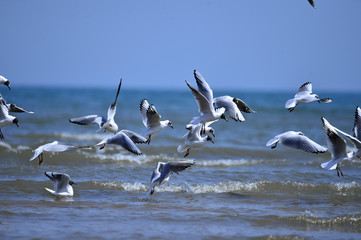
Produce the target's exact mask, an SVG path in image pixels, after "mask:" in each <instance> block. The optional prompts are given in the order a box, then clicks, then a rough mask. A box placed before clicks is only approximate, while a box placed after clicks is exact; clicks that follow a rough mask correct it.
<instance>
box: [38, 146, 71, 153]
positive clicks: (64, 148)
mask: <svg viewBox="0 0 361 240" xmlns="http://www.w3.org/2000/svg"><path fill="white" fill-rule="evenodd" d="M71 149H77V147H74V146H68V145H63V144H47V145H44V146H43V150H44V151H47V152H64V151H67V150H71Z"/></svg>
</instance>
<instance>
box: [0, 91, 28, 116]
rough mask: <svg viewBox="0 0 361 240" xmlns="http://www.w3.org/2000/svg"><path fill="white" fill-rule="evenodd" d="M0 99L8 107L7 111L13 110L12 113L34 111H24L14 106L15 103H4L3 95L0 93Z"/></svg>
mask: <svg viewBox="0 0 361 240" xmlns="http://www.w3.org/2000/svg"><path fill="white" fill-rule="evenodd" d="M0 101H1V102H2V103H3V104H4V105H5V106H6V107H7V108H8V111H9V112H14V113H23V112H25V113H31V114H33V113H34V112H30V111H26V110H25V109H23V108H21V107H18V106H16V104H15V103H6V101H5V99H4V98H3V96H2V95H1V94H0Z"/></svg>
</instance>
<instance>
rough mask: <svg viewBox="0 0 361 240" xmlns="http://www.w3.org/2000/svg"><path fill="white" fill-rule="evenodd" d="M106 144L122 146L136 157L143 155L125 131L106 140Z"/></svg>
mask: <svg viewBox="0 0 361 240" xmlns="http://www.w3.org/2000/svg"><path fill="white" fill-rule="evenodd" d="M106 144H115V145H120V146H122V147H123V148H125V149H126V150H128V151H129V152H132V153H134V154H136V155H141V154H142V152H141V151H140V150H139V149H138V147H137V146H136V145H135V143H134V142H133V141H132V139H130V138H129V137H128V136H127V135H126V134H125V133H124V132H123V131H120V132H118V133H117V134H115V135H114V136H112V137H110V138H107V139H106Z"/></svg>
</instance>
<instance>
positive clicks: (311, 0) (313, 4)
mask: <svg viewBox="0 0 361 240" xmlns="http://www.w3.org/2000/svg"><path fill="white" fill-rule="evenodd" d="M308 2H309V3H310V4H311V6H312V7H314V8H316V6H315V3H314V2H313V0H308Z"/></svg>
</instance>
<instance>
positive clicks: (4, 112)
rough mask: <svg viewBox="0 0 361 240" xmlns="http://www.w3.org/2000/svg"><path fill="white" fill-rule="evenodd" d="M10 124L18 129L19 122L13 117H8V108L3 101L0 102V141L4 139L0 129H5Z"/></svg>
mask: <svg viewBox="0 0 361 240" xmlns="http://www.w3.org/2000/svg"><path fill="white" fill-rule="evenodd" d="M12 123H13V124H15V125H16V126H17V127H19V124H18V123H19V120H18V119H17V118H16V117H14V116H11V115H9V109H8V107H7V106H6V104H5V103H4V102H3V101H0V139H5V138H4V135H3V133H2V131H1V128H3V127H6V126H8V125H10V124H12Z"/></svg>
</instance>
